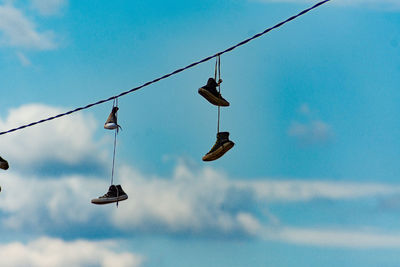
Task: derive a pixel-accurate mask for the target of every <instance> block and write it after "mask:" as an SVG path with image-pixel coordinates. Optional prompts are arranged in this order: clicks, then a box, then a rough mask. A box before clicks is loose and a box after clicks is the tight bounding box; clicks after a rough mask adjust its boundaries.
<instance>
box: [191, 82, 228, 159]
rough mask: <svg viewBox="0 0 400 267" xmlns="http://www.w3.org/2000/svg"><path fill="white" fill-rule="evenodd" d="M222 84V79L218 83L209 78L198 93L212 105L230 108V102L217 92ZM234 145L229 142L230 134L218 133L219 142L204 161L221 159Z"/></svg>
mask: <svg viewBox="0 0 400 267" xmlns="http://www.w3.org/2000/svg"><path fill="white" fill-rule="evenodd" d="M221 82H222V80H221V79H220V80H219V81H218V83H217V82H216V81H215V79H214V78H209V79H208V81H207V84H206V85H204V86H203V87H201V88H200V89H199V91H198V92H199V94H200V95H201V96H203V97H204V98H205V99H206V100H207V101H208V102H210V103H211V104H213V105H215V106H218V107H228V106H229V102H228V101H226V99H224V98H223V97H222V95H221V93H220V92H218V91H217V86H219V84H220V83H221ZM218 128H219V127H218ZM234 145H235V143H233V142H232V141H230V140H229V132H218V133H217V141H216V142H215V144H214V146H213V147H212V148H211V150H210V151H209V152H208V153H207V154H206V155H205V156H204V157H203V161H213V160H216V159H219V158H220V157H222V156H223V155H224V154H225V153H226V152H228V150H230V149H231V148H232V147H233V146H234Z"/></svg>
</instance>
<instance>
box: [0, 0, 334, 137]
mask: <svg viewBox="0 0 400 267" xmlns="http://www.w3.org/2000/svg"><path fill="white" fill-rule="evenodd" d="M329 1H331V0H324V1H321V2H319V3H317V4H315V5H314V6H312V7H310V8H307V9H305V10H303V11H301V12H300V13H298V14H297V15H294V16H292V17H290V18H288V19H286V20H284V21H282V22H280V23H278V24H276V25H275V26H272V27H271V28H268V29H266V30H264V31H263V32H260V33H257V34H256V35H254V36H252V37H250V38H248V39H246V40H244V41H241V42H240V43H238V44H236V45H234V46H231V47H229V48H227V49H225V50H223V51H221V52H218V53H216V54H214V55H212V56H209V57H206V58H203V59H202V60H199V61H197V62H194V63H192V64H190V65H187V66H186V67H183V68H181V69H177V70H175V71H173V72H171V73H168V74H165V75H164V76H162V77H159V78H157V79H154V80H152V81H149V82H146V83H144V84H142V85H140V86H138V87H135V88H132V89H130V90H128V91H125V92H122V93H120V94H118V95H115V96H111V97H109V98H107V99H102V100H99V101H97V102H94V103H91V104H88V105H86V106H82V107H78V108H76V109H73V110H70V111H67V112H64V113H60V114H58V115H55V116H53V117H49V118H46V119H42V120H39V121H35V122H32V123H29V124H25V125H22V126H19V127H17V128H13V129H10V130H7V131H4V132H0V135H4V134H8V133H11V132H15V131H18V130H22V129H24V128H28V127H31V126H34V125H36V124H40V123H44V122H46V121H51V120H54V119H58V118H61V117H63V116H66V115H70V114H72V113H75V112H77V111H80V110H84V109H88V108H91V107H93V106H96V105H99V104H102V103H105V102H108V101H111V100H114V99H116V98H118V97H121V96H124V95H127V94H130V93H132V92H134V91H137V90H139V89H142V88H143V87H146V86H149V85H151V84H153V83H156V82H159V81H161V80H164V79H166V78H168V77H170V76H172V75H175V74H178V73H180V72H182V71H184V70H187V69H190V68H193V67H194V66H196V65H199V64H201V63H204V62H206V61H209V60H210V59H212V58H214V57H217V56H220V55H223V54H225V53H228V52H231V51H232V50H233V49H235V48H237V47H239V46H243V45H245V44H247V43H248V42H250V41H252V40H254V39H256V38H259V37H261V36H262V35H264V34H266V33H268V32H270V31H272V30H274V29H276V28H279V27H281V26H283V25H284V24H286V23H288V22H290V21H292V20H294V19H296V18H298V17H300V16H302V15H304V14H306V13H308V12H309V11H311V10H313V9H315V8H317V7H319V6H321V5H323V4H325V3H327V2H329Z"/></svg>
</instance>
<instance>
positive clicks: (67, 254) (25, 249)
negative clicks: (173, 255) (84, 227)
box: [0, 237, 143, 267]
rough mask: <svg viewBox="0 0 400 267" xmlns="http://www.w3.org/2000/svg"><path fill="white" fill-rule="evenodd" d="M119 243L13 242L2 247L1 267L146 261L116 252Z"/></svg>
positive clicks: (131, 266) (123, 265)
mask: <svg viewBox="0 0 400 267" xmlns="http://www.w3.org/2000/svg"><path fill="white" fill-rule="evenodd" d="M116 248H117V246H116V242H114V241H107V242H90V241H85V240H78V241H71V242H66V241H63V240H61V239H54V238H47V237H42V238H39V239H37V240H34V241H32V242H29V243H27V244H23V243H20V242H13V243H8V244H1V245H0V258H1V266H3V267H17V266H31V267H70V266H101V267H111V266H120V267H136V266H141V264H142V262H143V257H142V256H140V255H137V254H132V253H129V252H114V250H115V249H116Z"/></svg>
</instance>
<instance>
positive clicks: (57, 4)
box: [31, 0, 68, 16]
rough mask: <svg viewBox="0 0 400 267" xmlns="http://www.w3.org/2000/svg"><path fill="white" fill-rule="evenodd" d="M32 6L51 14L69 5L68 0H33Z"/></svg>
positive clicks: (45, 13) (44, 13)
mask: <svg viewBox="0 0 400 267" xmlns="http://www.w3.org/2000/svg"><path fill="white" fill-rule="evenodd" d="M31 1H32V6H33V7H34V8H35V9H37V10H38V11H39V13H40V14H42V15H45V16H49V15H55V14H57V13H59V12H60V9H61V8H63V7H64V6H65V5H67V3H68V1H67V0H31Z"/></svg>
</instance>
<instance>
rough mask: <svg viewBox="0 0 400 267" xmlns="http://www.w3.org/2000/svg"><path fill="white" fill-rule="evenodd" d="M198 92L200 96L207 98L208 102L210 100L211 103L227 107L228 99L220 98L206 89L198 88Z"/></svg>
mask: <svg viewBox="0 0 400 267" xmlns="http://www.w3.org/2000/svg"><path fill="white" fill-rule="evenodd" d="M199 94H200V95H201V96H202V97H204V98H205V99H207V100H208V102H210V103H211V104H213V105H216V106H220V107H228V106H229V102H228V101H226V100H222V99H220V98H218V97H216V96H215V95H213V94H211V93H210V92H209V91H207V90H206V89H203V88H200V89H199Z"/></svg>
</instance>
